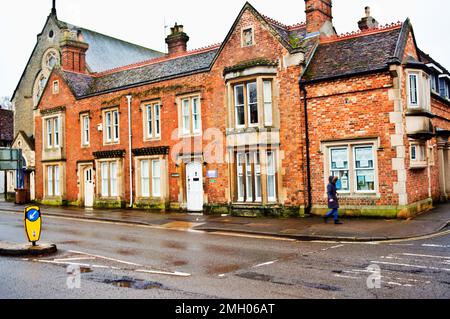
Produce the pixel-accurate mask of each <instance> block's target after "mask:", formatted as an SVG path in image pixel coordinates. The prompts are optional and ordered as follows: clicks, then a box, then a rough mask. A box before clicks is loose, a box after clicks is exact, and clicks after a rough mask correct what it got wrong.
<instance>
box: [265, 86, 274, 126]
mask: <svg viewBox="0 0 450 319" xmlns="http://www.w3.org/2000/svg"><path fill="white" fill-rule="evenodd" d="M272 113H273V110H272V82H271V81H264V122H265V125H266V126H272V124H273V121H272Z"/></svg>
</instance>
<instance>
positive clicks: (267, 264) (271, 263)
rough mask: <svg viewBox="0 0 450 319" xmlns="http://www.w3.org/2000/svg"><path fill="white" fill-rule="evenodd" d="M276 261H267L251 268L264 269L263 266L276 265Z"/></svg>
mask: <svg viewBox="0 0 450 319" xmlns="http://www.w3.org/2000/svg"><path fill="white" fill-rule="evenodd" d="M277 261H278V260H274V261H269V262H266V263H262V264H259V265H256V266H253V267H252V268H260V267H264V266H269V265H273V264H274V263H276V262H277Z"/></svg>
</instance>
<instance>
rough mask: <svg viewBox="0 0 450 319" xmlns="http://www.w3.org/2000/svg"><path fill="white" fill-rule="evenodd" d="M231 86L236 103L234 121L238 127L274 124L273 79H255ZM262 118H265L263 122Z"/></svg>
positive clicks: (234, 102)
mask: <svg viewBox="0 0 450 319" xmlns="http://www.w3.org/2000/svg"><path fill="white" fill-rule="evenodd" d="M231 87H232V90H233V104H234V107H233V109H234V120H233V121H234V126H235V127H236V128H246V127H259V126H272V125H273V94H272V80H269V79H255V80H251V81H248V82H245V83H236V84H234V85H232V86H231ZM260 98H261V102H262V104H261V105H260V103H259V99H260ZM262 118H263V119H264V120H263V122H262V123H261V119H262Z"/></svg>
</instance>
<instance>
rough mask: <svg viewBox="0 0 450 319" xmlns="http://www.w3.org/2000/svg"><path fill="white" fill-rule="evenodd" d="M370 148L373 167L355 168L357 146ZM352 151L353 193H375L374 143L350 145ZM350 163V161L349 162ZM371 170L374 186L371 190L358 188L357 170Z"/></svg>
mask: <svg viewBox="0 0 450 319" xmlns="http://www.w3.org/2000/svg"><path fill="white" fill-rule="evenodd" d="M369 147H370V148H372V156H373V157H372V162H373V168H357V167H356V149H357V148H369ZM352 152H353V158H352V161H353V163H352V164H353V178H354V180H353V183H354V190H353V191H354V193H355V194H376V193H377V169H376V167H375V165H376V161H375V157H376V156H377V154H376V151H375V148H374V145H370V144H366V145H364V144H362V145H352ZM349 164H350V163H349ZM372 170H373V175H374V182H373V183H374V187H373V191H368V190H361V191H360V190H358V171H372Z"/></svg>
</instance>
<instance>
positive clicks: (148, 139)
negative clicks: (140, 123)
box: [144, 136, 162, 143]
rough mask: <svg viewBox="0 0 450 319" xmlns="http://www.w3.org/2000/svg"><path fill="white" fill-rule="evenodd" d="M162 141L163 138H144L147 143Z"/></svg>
mask: <svg viewBox="0 0 450 319" xmlns="http://www.w3.org/2000/svg"><path fill="white" fill-rule="evenodd" d="M161 140H162V138H161V136H158V137H146V138H144V142H145V143H151V142H160V141H161Z"/></svg>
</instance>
